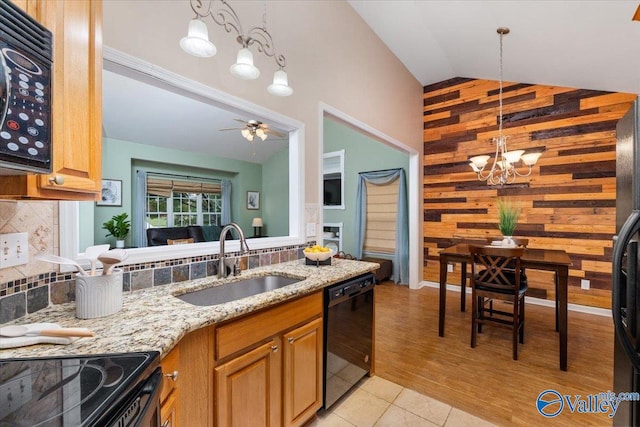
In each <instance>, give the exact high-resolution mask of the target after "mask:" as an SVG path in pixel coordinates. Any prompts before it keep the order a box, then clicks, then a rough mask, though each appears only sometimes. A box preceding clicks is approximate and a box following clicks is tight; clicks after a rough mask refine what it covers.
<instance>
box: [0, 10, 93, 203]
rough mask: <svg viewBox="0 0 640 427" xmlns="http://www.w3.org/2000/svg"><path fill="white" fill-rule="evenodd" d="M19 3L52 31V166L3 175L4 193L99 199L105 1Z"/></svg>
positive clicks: (7, 195) (1, 193)
mask: <svg viewBox="0 0 640 427" xmlns="http://www.w3.org/2000/svg"><path fill="white" fill-rule="evenodd" d="M15 3H16V5H18V6H19V7H21V8H22V9H23V10H25V11H26V12H27V13H28V14H29V15H31V16H32V17H34V18H35V19H36V20H37V21H38V22H40V23H41V24H42V25H44V26H45V27H47V28H48V29H49V30H50V31H51V32H52V34H53V42H54V46H53V52H54V58H53V79H52V80H53V81H52V86H53V91H52V135H53V136H52V141H53V152H52V155H53V170H52V172H51V173H50V174H41V175H35V174H30V175H15V176H3V177H2V188H1V189H0V198H30V199H48V200H97V198H98V197H99V195H100V185H101V161H102V153H101V150H102V149H101V145H102V139H101V138H102V0H77V1H66V0H18V1H16V2H15Z"/></svg>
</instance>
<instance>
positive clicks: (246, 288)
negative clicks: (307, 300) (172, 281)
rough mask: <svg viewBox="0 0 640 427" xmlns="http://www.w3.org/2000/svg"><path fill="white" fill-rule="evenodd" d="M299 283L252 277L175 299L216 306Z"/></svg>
mask: <svg viewBox="0 0 640 427" xmlns="http://www.w3.org/2000/svg"><path fill="white" fill-rule="evenodd" d="M299 281H300V279H292V278H290V277H284V276H275V275H271V276H262V277H253V278H251V279H244V280H239V281H237V282H231V283H225V284H224V285H219V286H212V287H210V288H206V289H201V290H199V291H193V292H188V293H186V294H183V295H178V296H177V297H176V298H179V299H181V300H182V301H184V302H188V303H189V304H193V305H200V306H207V305H216V304H222V303H225V302H230V301H235V300H239V299H241V298H245V297H249V296H252V295H257V294H261V293H263V292H268V291H272V290H274V289H278V288H282V287H284V286H288V285H291V284H293V283H297V282H299Z"/></svg>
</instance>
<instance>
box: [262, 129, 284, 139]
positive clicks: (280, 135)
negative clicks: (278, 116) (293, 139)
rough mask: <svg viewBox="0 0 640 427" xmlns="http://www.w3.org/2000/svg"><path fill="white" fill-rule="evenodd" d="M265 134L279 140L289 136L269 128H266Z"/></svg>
mask: <svg viewBox="0 0 640 427" xmlns="http://www.w3.org/2000/svg"><path fill="white" fill-rule="evenodd" d="M264 133H266V134H269V135H274V136H277V137H278V138H284V137H285V136H287V135H286V134H284V133H282V132H278V131H276V130H272V129H269V128H264Z"/></svg>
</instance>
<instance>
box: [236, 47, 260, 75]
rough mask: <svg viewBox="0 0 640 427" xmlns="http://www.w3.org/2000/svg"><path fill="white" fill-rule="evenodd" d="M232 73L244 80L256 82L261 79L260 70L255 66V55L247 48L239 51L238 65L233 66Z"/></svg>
mask: <svg viewBox="0 0 640 427" xmlns="http://www.w3.org/2000/svg"><path fill="white" fill-rule="evenodd" d="M230 71H231V74H233V75H234V76H236V77H238V78H240V79H243V80H255V79H257V78H258V77H260V70H259V69H258V67H256V66H255V65H253V54H252V53H251V51H250V50H249V49H247V48H246V47H243V48H242V49H240V50H239V51H238V57H237V59H236V63H235V64H233V65H232V66H231V68H230Z"/></svg>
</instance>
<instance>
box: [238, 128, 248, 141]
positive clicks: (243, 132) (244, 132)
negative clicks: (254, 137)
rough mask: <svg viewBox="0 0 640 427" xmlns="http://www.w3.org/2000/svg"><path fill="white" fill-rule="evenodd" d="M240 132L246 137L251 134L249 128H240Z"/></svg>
mask: <svg viewBox="0 0 640 427" xmlns="http://www.w3.org/2000/svg"><path fill="white" fill-rule="evenodd" d="M240 133H241V134H242V136H243V137H245V138H247V139H248V138H249V135H251V131H249V129H242V130H241V131H240Z"/></svg>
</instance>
